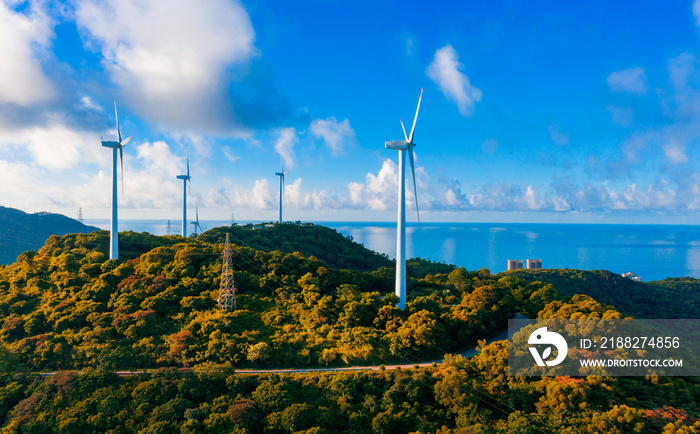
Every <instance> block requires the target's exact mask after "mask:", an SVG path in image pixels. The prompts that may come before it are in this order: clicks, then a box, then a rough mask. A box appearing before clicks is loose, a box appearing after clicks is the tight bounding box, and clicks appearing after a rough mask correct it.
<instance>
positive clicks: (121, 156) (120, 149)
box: [119, 146, 124, 196]
mask: <svg viewBox="0 0 700 434" xmlns="http://www.w3.org/2000/svg"><path fill="white" fill-rule="evenodd" d="M119 162H120V163H121V166H122V196H124V151H122V146H120V147H119Z"/></svg>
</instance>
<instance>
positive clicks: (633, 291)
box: [499, 269, 700, 318]
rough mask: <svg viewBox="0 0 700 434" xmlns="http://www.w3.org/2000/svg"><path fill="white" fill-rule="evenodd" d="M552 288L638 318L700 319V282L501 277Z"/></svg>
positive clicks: (572, 274)
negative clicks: (584, 297) (590, 298)
mask: <svg viewBox="0 0 700 434" xmlns="http://www.w3.org/2000/svg"><path fill="white" fill-rule="evenodd" d="M499 275H502V276H514V277H517V278H518V279H522V280H524V281H527V282H535V281H540V282H545V283H550V284H552V285H553V286H554V287H555V288H557V290H558V291H559V293H560V294H561V295H564V296H572V295H574V294H585V295H588V296H590V297H593V298H595V299H596V300H598V301H600V302H601V303H605V304H609V305H612V306H615V307H616V308H617V309H618V310H619V311H620V312H623V313H625V314H627V315H630V316H632V317H635V318H700V280H698V279H693V278H689V277H684V278H670V279H664V280H660V281H654V282H635V281H633V280H630V279H628V278H626V277H622V276H620V275H619V274H615V273H611V272H610V271H605V270H595V271H584V270H571V269H542V270H516V271H506V272H504V273H500V274H499Z"/></svg>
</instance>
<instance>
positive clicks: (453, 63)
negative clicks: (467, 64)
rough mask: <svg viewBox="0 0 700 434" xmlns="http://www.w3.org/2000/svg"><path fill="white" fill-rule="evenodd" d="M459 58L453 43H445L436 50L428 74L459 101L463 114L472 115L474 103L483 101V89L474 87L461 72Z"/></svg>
mask: <svg viewBox="0 0 700 434" xmlns="http://www.w3.org/2000/svg"><path fill="white" fill-rule="evenodd" d="M457 59H458V56H457V52H456V51H455V49H454V48H453V47H452V45H449V44H448V45H445V46H444V47H442V48H440V49H439V50H437V51H436V52H435V57H434V59H433V62H432V63H431V64H430V66H428V69H427V70H426V74H427V75H428V77H430V79H431V80H433V81H434V82H435V83H436V84H437V85H438V86H439V87H440V90H442V93H443V94H444V95H445V97H446V98H447V99H451V100H454V101H455V102H456V103H457V107H458V108H459V112H460V113H461V114H462V115H463V116H470V115H471V114H472V113H474V103H475V102H479V101H481V91H480V90H479V89H477V88H476V87H473V86H472V85H471V83H470V82H469V77H467V76H466V75H465V74H463V73H462V72H460V69H462V67H463V65H462V64H461V63H459V61H458V60H457Z"/></svg>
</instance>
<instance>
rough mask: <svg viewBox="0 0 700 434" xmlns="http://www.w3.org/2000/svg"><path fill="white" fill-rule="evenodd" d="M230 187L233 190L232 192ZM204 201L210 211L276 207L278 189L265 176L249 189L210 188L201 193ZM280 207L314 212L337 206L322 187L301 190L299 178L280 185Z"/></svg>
mask: <svg viewBox="0 0 700 434" xmlns="http://www.w3.org/2000/svg"><path fill="white" fill-rule="evenodd" d="M229 183H230V181H229ZM231 190H233V191H234V193H233V194H232V193H231V192H230V191H231ZM205 204H206V207H207V208H211V209H214V210H231V209H248V210H250V209H255V210H263V209H275V210H276V209H277V207H278V206H279V190H278V189H277V185H275V186H271V185H270V182H269V181H268V180H267V179H259V180H256V181H255V183H254V185H253V186H252V187H251V188H248V187H245V186H233V185H231V188H230V189H229V188H226V187H221V188H219V189H210V190H209V192H208V193H207V194H206V196H205ZM283 206H284V208H285V209H296V210H314V211H315V210H322V211H325V210H329V209H337V208H339V207H340V206H339V201H338V200H337V199H335V198H333V197H331V196H330V195H329V194H328V192H327V191H326V190H313V191H305V190H304V189H303V181H302V179H301V178H297V179H295V180H294V182H292V183H287V184H286V185H285V186H284V196H283Z"/></svg>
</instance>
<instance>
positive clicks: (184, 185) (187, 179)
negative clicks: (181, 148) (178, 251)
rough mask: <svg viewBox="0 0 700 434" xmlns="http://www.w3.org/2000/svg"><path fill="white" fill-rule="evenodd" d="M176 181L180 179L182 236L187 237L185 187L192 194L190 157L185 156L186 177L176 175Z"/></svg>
mask: <svg viewBox="0 0 700 434" xmlns="http://www.w3.org/2000/svg"><path fill="white" fill-rule="evenodd" d="M177 179H182V236H183V237H185V238H186V237H187V185H188V184H189V186H190V192H192V182H191V181H190V179H192V178H191V177H190V155H189V154H187V175H177Z"/></svg>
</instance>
